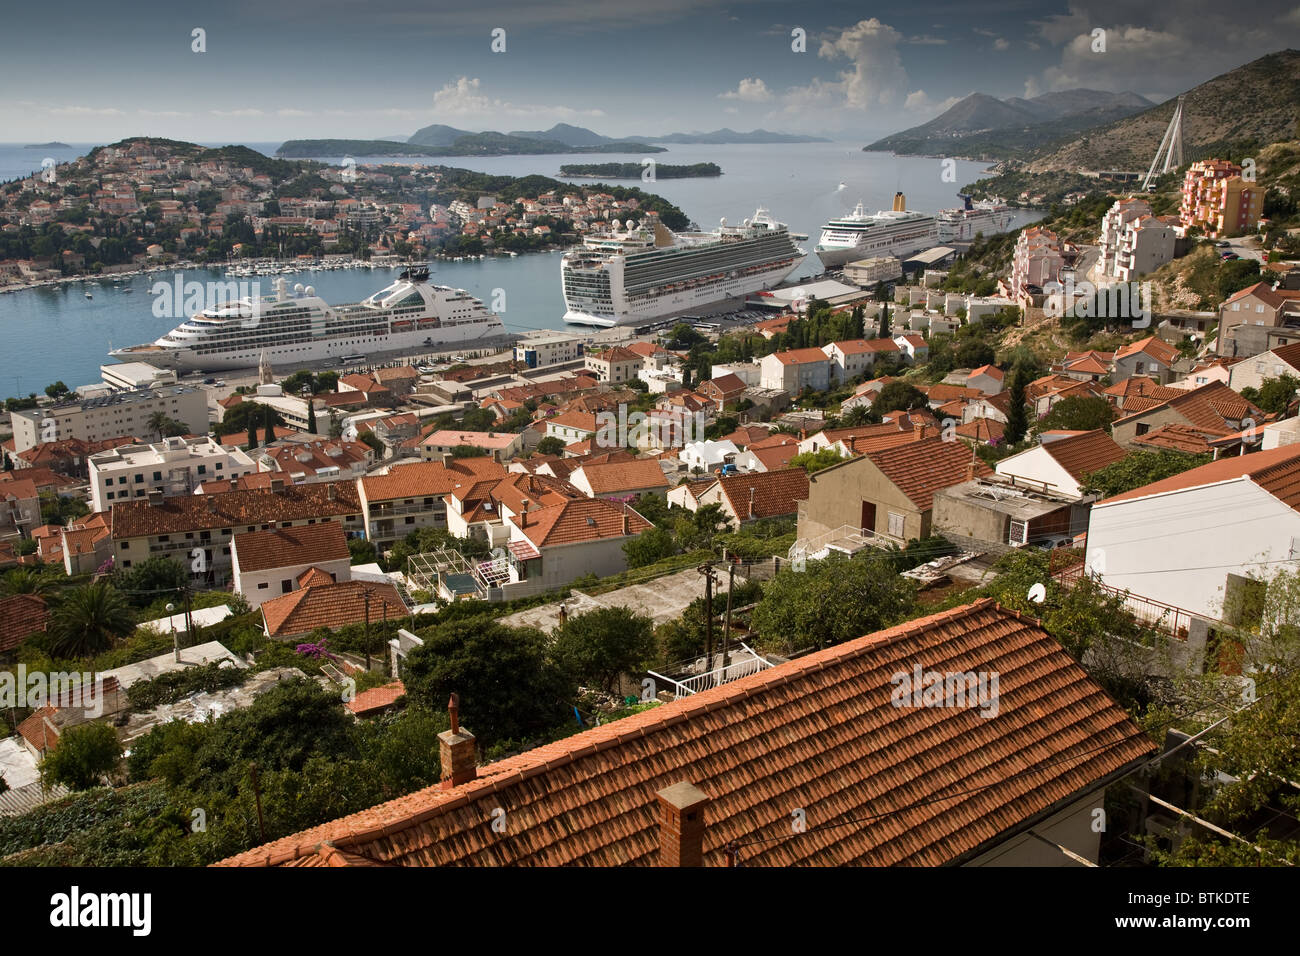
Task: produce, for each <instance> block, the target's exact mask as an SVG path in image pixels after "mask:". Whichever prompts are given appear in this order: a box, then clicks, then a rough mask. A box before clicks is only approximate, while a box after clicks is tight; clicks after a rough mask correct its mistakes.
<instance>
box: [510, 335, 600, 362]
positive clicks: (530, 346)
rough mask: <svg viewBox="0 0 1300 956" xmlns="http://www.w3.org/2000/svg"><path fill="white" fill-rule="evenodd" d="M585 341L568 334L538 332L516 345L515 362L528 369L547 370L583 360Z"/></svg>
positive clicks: (526, 336)
mask: <svg viewBox="0 0 1300 956" xmlns="http://www.w3.org/2000/svg"><path fill="white" fill-rule="evenodd" d="M583 342H584V339H583V337H582V336H579V335H570V334H568V333H566V332H552V331H549V330H548V331H545V332H536V333H533V334H528V335H525V337H524V338H523V339H522V340H520V341H519V342H518V343H517V344H516V345H515V361H516V362H519V363H520V364H521V365H525V366H527V367H528V368H545V367H546V366H548V365H559V364H561V363H563V362H576V361H577V360H578V359H580V358H582V347H583Z"/></svg>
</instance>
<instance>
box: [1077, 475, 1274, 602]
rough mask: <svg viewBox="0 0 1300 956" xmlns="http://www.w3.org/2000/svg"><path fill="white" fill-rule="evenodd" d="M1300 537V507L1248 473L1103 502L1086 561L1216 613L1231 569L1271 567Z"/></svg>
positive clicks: (1117, 583) (1146, 589) (1109, 580)
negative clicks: (1261, 485)
mask: <svg viewBox="0 0 1300 956" xmlns="http://www.w3.org/2000/svg"><path fill="white" fill-rule="evenodd" d="M1293 544H1295V545H1300V514H1298V513H1296V512H1295V511H1294V510H1293V509H1291V508H1288V507H1287V506H1286V505H1284V504H1283V503H1282V502H1280V501H1278V500H1277V499H1276V498H1274V497H1273V496H1272V495H1270V494H1268V493H1267V492H1266V491H1264V490H1262V489H1260V488H1259V487H1257V486H1255V485H1254V484H1252V483H1251V482H1249V481H1247V480H1245V479H1239V480H1236V481H1229V482H1224V483H1221V484H1217V485H1209V486H1205V487H1201V488H1193V489H1188V490H1187V491H1182V492H1171V493H1168V494H1164V495H1157V496H1154V497H1150V498H1140V499H1136V500H1129V501H1118V502H1113V503H1109V504H1107V503H1106V502H1099V503H1097V504H1095V505H1093V507H1092V515H1091V518H1090V521H1089V526H1088V552H1087V563H1088V567H1089V568H1091V569H1093V570H1095V571H1096V572H1097V573H1099V574H1100V575H1101V578H1102V581H1103V582H1104V583H1105V584H1107V585H1109V586H1111V587H1116V588H1123V589H1128V590H1130V591H1132V592H1133V593H1134V594H1135V595H1140V596H1142V597H1147V598H1152V599H1153V600H1157V601H1163V602H1164V603H1166V604H1173V605H1175V606H1177V607H1181V608H1184V609H1186V610H1188V611H1191V612H1192V613H1193V614H1201V615H1206V616H1208V617H1213V618H1217V617H1219V616H1220V614H1221V612H1222V610H1223V588H1224V583H1225V581H1226V579H1227V576H1228V575H1229V574H1243V575H1244V574H1251V573H1256V574H1263V575H1265V576H1267V575H1269V574H1271V573H1273V572H1274V571H1275V570H1276V569H1277V568H1279V567H1281V566H1282V565H1279V564H1277V563H1273V564H1261V563H1259V562H1263V561H1271V562H1278V561H1285V560H1286V559H1288V558H1291V557H1292V556H1293V555H1294V554H1295V552H1293V551H1292V546H1293Z"/></svg>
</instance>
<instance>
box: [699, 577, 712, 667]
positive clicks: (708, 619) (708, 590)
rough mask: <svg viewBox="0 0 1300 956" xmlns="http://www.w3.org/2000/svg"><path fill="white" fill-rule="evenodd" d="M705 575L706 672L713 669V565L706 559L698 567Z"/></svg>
mask: <svg viewBox="0 0 1300 956" xmlns="http://www.w3.org/2000/svg"><path fill="white" fill-rule="evenodd" d="M697 570H698V571H699V572H700V573H701V574H703V575H704V673H706V674H707V673H708V672H709V671H711V670H713V565H712V564H711V563H710V562H708V561H706V562H704V563H703V564H702V565H700V566H699V568H698V569H697Z"/></svg>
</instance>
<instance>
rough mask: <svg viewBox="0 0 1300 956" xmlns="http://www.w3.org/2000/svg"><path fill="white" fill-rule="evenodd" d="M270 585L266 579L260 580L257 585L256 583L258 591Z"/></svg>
mask: <svg viewBox="0 0 1300 956" xmlns="http://www.w3.org/2000/svg"><path fill="white" fill-rule="evenodd" d="M270 586H271V584H270V582H268V581H261V582H259V583H258V585H257V589H258V590H259V591H265V590H266V589H267V588H269V587H270Z"/></svg>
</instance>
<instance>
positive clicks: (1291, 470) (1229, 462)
mask: <svg viewBox="0 0 1300 956" xmlns="http://www.w3.org/2000/svg"><path fill="white" fill-rule="evenodd" d="M1242 478H1246V479H1248V480H1250V481H1251V482H1253V483H1254V484H1256V485H1258V486H1259V487H1260V488H1262V489H1264V490H1265V491H1267V492H1268V493H1269V494H1270V495H1272V496H1273V497H1274V498H1277V499H1278V500H1279V501H1281V502H1282V503H1283V504H1285V505H1286V506H1287V507H1288V508H1292V509H1295V510H1297V511H1300V445H1282V446H1281V447H1279V448H1273V449H1271V450H1269V451H1257V452H1253V453H1252V454H1249V455H1232V456H1230V457H1228V458H1220V459H1219V460H1218V461H1212V462H1210V463H1209V464H1208V465H1201V466H1200V467H1199V468H1193V469H1191V470H1190V471H1184V472H1183V473H1182V474H1178V475H1173V476H1172V477H1169V478H1162V479H1161V480H1160V481H1153V482H1152V483H1151V484H1149V485H1143V486H1142V487H1141V488H1134V489H1132V490H1131V491H1125V492H1123V493H1122V494H1118V495H1113V496H1112V497H1110V498H1107V499H1105V500H1104V501H1100V502H1098V504H1100V505H1107V504H1110V503H1111V502H1115V501H1132V500H1134V499H1136V498H1149V497H1150V496H1152V495H1161V494H1168V493H1170V492H1175V491H1186V490H1188V489H1190V488H1201V487H1203V486H1205V485H1213V484H1218V483H1220V482H1224V481H1236V480H1240V479H1242Z"/></svg>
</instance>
